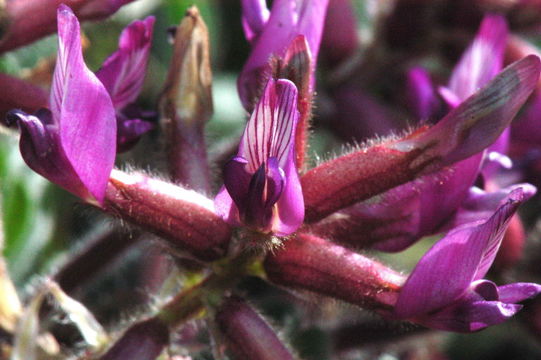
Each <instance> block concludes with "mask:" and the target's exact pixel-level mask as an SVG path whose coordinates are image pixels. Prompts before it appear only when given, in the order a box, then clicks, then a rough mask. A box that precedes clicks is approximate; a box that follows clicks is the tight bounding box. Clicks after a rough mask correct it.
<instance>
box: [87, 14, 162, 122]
mask: <svg viewBox="0 0 541 360" xmlns="http://www.w3.org/2000/svg"><path fill="white" fill-rule="evenodd" d="M154 21H155V19H154V17H153V16H149V17H147V18H146V19H145V20H142V21H141V20H137V21H134V22H132V23H131V24H130V25H128V26H127V27H126V28H125V29H124V31H122V34H121V35H120V40H119V43H118V50H117V51H116V52H114V53H113V54H112V55H111V56H110V57H109V58H108V59H107V60H105V62H104V63H103V66H102V68H101V69H100V70H99V71H98V72H97V74H96V75H97V76H98V78H99V79H100V80H101V82H102V83H103V85H105V88H106V89H107V91H108V92H109V94H110V95H111V99H112V100H113V105H114V107H115V109H117V111H118V110H120V109H122V108H124V107H125V106H126V105H128V104H130V103H132V102H134V101H135V99H136V98H137V96H138V95H139V93H140V92H141V88H142V87H143V81H144V80H145V73H146V68H147V64H148V57H149V54H150V45H151V41H152V30H153V26H154Z"/></svg>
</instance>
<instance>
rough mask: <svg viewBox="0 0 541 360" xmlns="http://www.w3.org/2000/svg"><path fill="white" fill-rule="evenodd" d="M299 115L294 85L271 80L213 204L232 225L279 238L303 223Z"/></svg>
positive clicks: (228, 165) (225, 172)
mask: <svg viewBox="0 0 541 360" xmlns="http://www.w3.org/2000/svg"><path fill="white" fill-rule="evenodd" d="M298 117H299V113H298V110H297V88H296V87H295V85H294V84H293V83H292V82H291V81H289V80H284V79H280V80H276V81H275V80H274V79H269V81H268V83H267V86H266V87H265V91H264V93H263V96H262V97H261V99H260V100H259V102H258V104H257V106H256V108H255V109H254V111H253V113H252V116H251V118H250V120H249V121H248V124H247V125H246V129H245V131H244V134H243V135H242V139H241V141H240V145H239V151H238V154H237V156H236V157H235V158H234V159H233V160H231V161H230V162H228V163H227V165H226V167H225V169H224V183H225V186H224V187H223V188H222V189H221V190H220V192H219V193H218V195H217V196H216V199H215V201H214V204H215V208H216V211H217V213H218V214H220V215H221V216H222V217H223V218H224V219H225V220H226V221H227V222H229V223H231V224H234V225H239V223H244V225H247V226H250V227H253V228H256V229H258V230H260V231H263V232H272V233H274V234H276V235H280V236H281V235H288V234H290V233H292V232H293V231H295V230H296V229H297V228H298V227H299V226H300V225H301V223H302V220H303V218H304V203H303V201H302V191H301V188H300V183H299V178H298V174H297V170H296V167H295V164H294V159H295V148H294V146H295V143H294V137H295V128H296V125H297V121H298ZM292 202H295V203H294V204H293V203H292ZM299 207H300V208H299Z"/></svg>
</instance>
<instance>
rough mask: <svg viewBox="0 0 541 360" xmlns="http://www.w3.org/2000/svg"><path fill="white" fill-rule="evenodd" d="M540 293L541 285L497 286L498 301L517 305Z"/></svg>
mask: <svg viewBox="0 0 541 360" xmlns="http://www.w3.org/2000/svg"><path fill="white" fill-rule="evenodd" d="M540 293H541V285H539V284H535V283H514V284H508V285H502V286H498V294H499V297H500V301H503V302H506V303H518V302H521V301H523V300H526V299H529V298H531V297H534V296H536V295H538V294H540Z"/></svg>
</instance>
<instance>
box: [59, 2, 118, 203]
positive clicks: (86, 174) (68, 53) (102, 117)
mask: <svg viewBox="0 0 541 360" xmlns="http://www.w3.org/2000/svg"><path fill="white" fill-rule="evenodd" d="M58 36H59V37H58V40H59V41H58V58H57V63H56V67H55V72H54V77H53V83H52V87H51V100H50V107H51V112H52V116H53V121H54V123H55V125H56V126H58V132H59V138H60V139H59V141H60V144H61V146H62V149H63V151H64V154H65V156H66V158H67V159H68V161H69V163H70V164H71V166H72V167H73V170H74V171H75V173H76V174H77V176H78V177H79V179H80V181H81V182H82V183H83V184H84V187H85V188H86V189H87V190H88V192H89V193H90V194H91V195H92V197H94V198H95V199H96V200H97V201H98V202H100V203H101V202H102V201H103V197H104V194H105V189H106V186H107V181H108V179H109V174H110V173H111V170H112V168H113V165H114V160H115V155H116V120H115V111H114V108H113V104H112V102H111V98H110V97H109V94H108V93H107V90H106V89H105V87H104V86H103V84H102V83H101V82H100V81H99V80H98V78H97V77H96V76H95V75H94V74H93V73H92V72H91V71H90V70H89V69H88V68H87V67H86V65H85V63H84V61H83V56H82V50H81V38H80V31H79V22H78V21H77V18H76V17H75V15H74V14H73V12H72V11H71V10H70V9H69V8H68V7H67V6H65V5H61V6H60V7H59V8H58Z"/></svg>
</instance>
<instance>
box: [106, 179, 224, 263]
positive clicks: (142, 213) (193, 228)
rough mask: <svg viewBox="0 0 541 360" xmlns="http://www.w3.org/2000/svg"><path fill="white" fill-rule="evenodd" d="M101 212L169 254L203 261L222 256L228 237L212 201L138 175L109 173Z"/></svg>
mask: <svg viewBox="0 0 541 360" xmlns="http://www.w3.org/2000/svg"><path fill="white" fill-rule="evenodd" d="M105 209H106V211H108V212H110V213H112V214H114V215H118V216H119V217H121V218H122V219H125V220H128V221H130V222H132V223H134V224H136V225H139V226H141V227H142V228H144V229H146V230H148V231H150V232H152V233H154V234H156V235H158V236H160V237H162V238H163V241H164V242H165V244H166V245H168V247H169V248H171V249H172V250H174V251H180V252H187V253H188V254H191V255H193V256H195V257H196V258H198V259H200V260H204V261H212V260H216V259H218V258H220V257H221V256H223V255H224V254H225V251H226V248H227V245H228V243H229V239H230V237H231V229H230V227H229V225H227V224H226V223H225V222H224V221H223V220H222V218H221V217H219V216H218V215H216V214H215V213H214V205H213V202H212V200H210V199H208V198H206V197H204V196H203V195H201V194H199V193H197V192H195V191H192V190H186V189H184V188H182V187H180V186H176V185H173V184H170V183H167V182H165V181H161V180H157V179H153V178H149V177H147V176H144V175H141V174H127V173H124V172H121V171H118V170H113V172H112V173H111V178H110V180H109V184H108V188H107V193H106V199H105Z"/></svg>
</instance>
